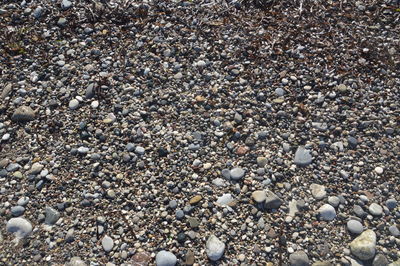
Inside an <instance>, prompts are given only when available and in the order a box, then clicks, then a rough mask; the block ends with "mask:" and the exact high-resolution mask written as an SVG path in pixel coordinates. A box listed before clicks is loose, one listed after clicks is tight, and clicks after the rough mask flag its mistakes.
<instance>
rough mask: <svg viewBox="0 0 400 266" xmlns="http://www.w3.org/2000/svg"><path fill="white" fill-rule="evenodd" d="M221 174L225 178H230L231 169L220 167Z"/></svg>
mask: <svg viewBox="0 0 400 266" xmlns="http://www.w3.org/2000/svg"><path fill="white" fill-rule="evenodd" d="M221 174H222V176H223V177H224V178H225V179H226V180H230V179H231V171H230V170H229V169H222V171H221Z"/></svg>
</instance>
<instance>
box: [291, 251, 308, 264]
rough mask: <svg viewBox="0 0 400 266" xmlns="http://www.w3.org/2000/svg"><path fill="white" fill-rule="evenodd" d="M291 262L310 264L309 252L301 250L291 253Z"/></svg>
mask: <svg viewBox="0 0 400 266" xmlns="http://www.w3.org/2000/svg"><path fill="white" fill-rule="evenodd" d="M289 263H290V265H291V266H308V265H310V260H309V259H308V256H307V253H305V252H304V251H303V250H300V251H296V252H294V253H292V254H290V255H289Z"/></svg>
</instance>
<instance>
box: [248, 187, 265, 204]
mask: <svg viewBox="0 0 400 266" xmlns="http://www.w3.org/2000/svg"><path fill="white" fill-rule="evenodd" d="M251 197H252V198H253V200H254V201H255V202H257V203H261V202H265V200H266V199H267V193H265V191H264V190H256V191H254V192H253V193H252V194H251Z"/></svg>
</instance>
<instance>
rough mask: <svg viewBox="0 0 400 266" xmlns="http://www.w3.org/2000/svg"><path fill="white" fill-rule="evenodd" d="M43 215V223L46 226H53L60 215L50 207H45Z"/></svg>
mask: <svg viewBox="0 0 400 266" xmlns="http://www.w3.org/2000/svg"><path fill="white" fill-rule="evenodd" d="M45 215H46V216H45V217H46V218H45V220H44V222H45V224H48V225H54V224H55V223H56V222H57V221H58V219H60V213H59V212H58V211H57V210H55V209H53V208H51V207H46V210H45Z"/></svg>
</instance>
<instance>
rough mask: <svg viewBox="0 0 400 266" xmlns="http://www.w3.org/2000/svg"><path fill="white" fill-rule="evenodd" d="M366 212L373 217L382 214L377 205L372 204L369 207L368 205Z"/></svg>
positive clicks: (380, 208)
mask: <svg viewBox="0 0 400 266" xmlns="http://www.w3.org/2000/svg"><path fill="white" fill-rule="evenodd" d="M368 211H369V213H371V214H372V215H374V216H381V215H382V213H383V208H382V206H380V205H379V204H376V203H372V204H371V205H369V207H368Z"/></svg>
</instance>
